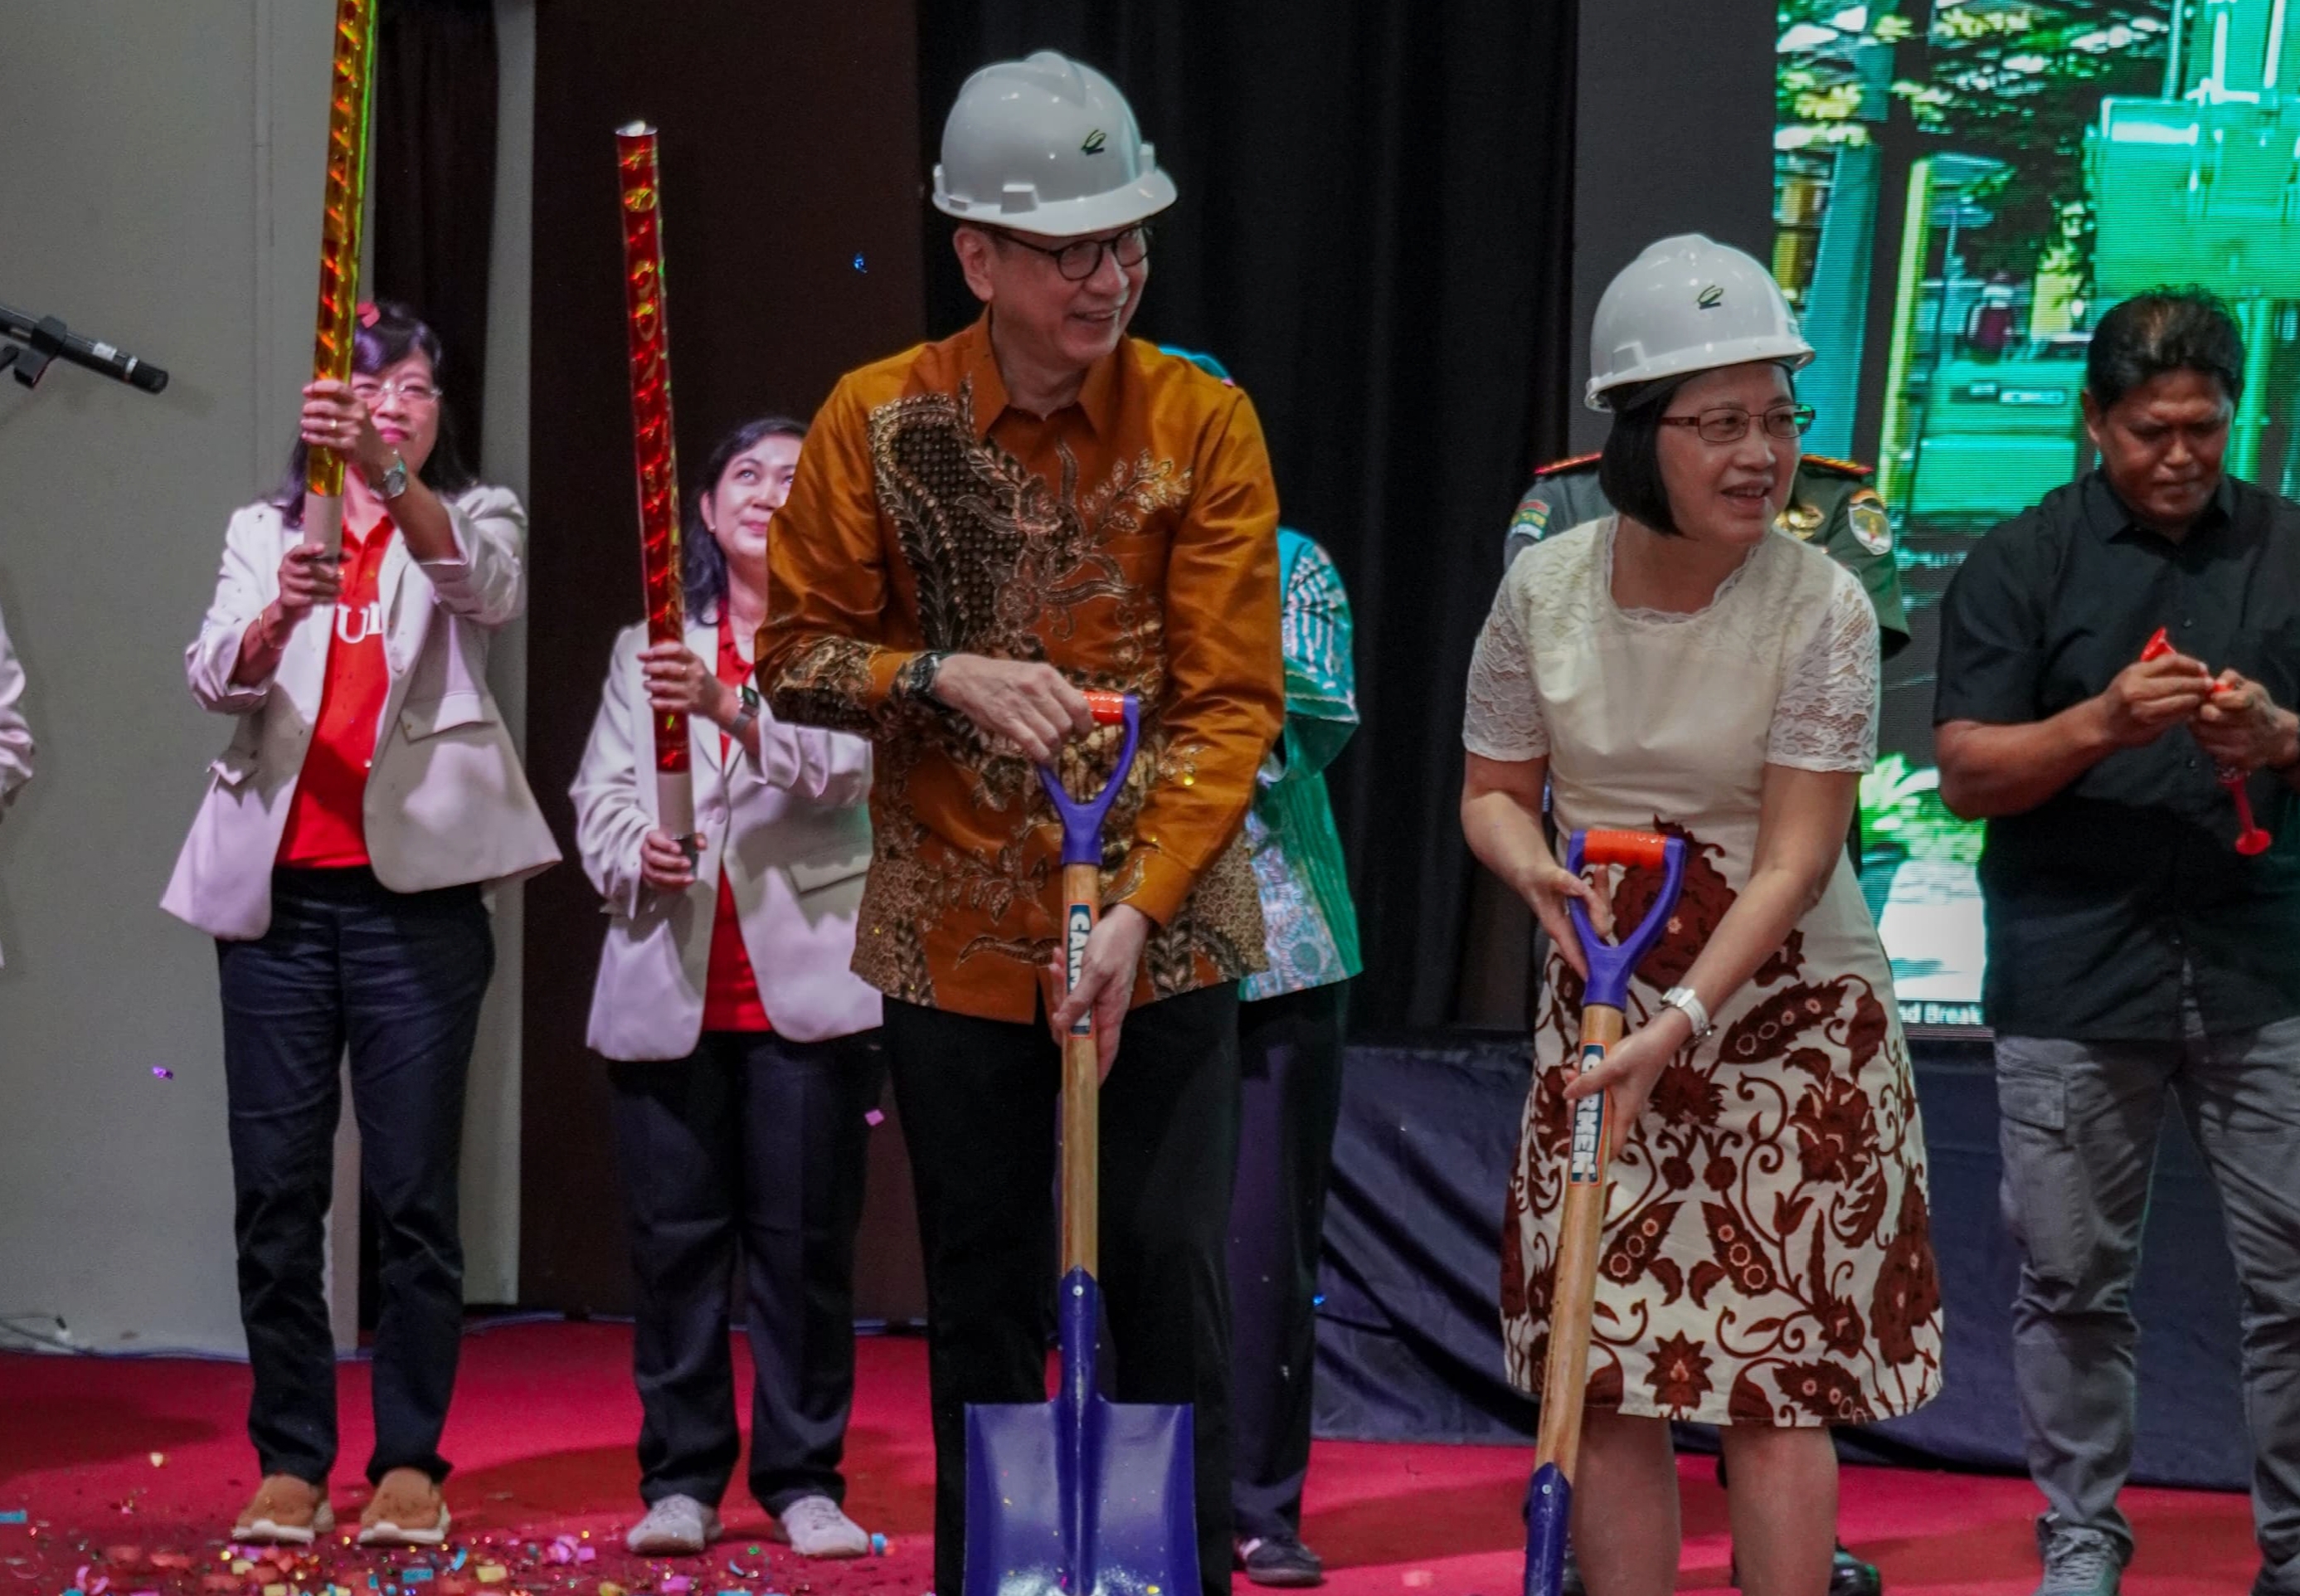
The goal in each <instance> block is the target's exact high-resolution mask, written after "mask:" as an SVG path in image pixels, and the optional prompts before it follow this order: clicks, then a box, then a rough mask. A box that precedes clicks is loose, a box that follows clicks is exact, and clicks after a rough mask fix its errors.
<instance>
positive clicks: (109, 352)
mask: <svg viewBox="0 0 2300 1596" xmlns="http://www.w3.org/2000/svg"><path fill="white" fill-rule="evenodd" d="M0 337H4V338H12V339H14V340H15V341H16V342H17V343H18V344H20V345H21V346H22V347H21V348H12V349H0V366H7V365H13V366H14V367H15V368H16V380H17V381H19V382H21V383H22V384H23V385H24V386H25V387H26V388H29V387H31V386H32V385H33V384H34V383H36V382H37V381H39V380H40V378H41V376H42V375H43V374H44V373H45V372H46V370H47V365H48V362H49V361H50V360H53V359H54V358H56V357H57V356H62V357H63V359H65V360H68V361H71V363H73V364H74V365H78V366H86V367H87V369H88V370H89V371H91V372H100V373H101V374H103V375H104V376H106V377H109V378H111V379H112V380H113V381H115V382H125V383H127V384H128V385H129V387H130V388H140V389H143V390H144V391H145V392H146V393H147V394H156V393H158V392H159V391H160V390H161V389H163V388H165V387H167V386H168V373H167V372H163V371H162V370H161V369H160V368H159V367H158V366H155V365H153V364H152V363H149V362H147V361H143V360H138V359H137V357H136V356H135V355H129V354H125V353H123V352H122V351H121V350H119V349H115V348H113V347H112V346H111V345H110V344H107V343H105V342H104V341H103V340H102V339H100V338H82V337H80V335H79V334H78V333H76V332H73V331H71V330H69V329H67V328H66V327H65V326H64V324H63V322H59V321H57V320H56V319H55V318H54V316H46V317H43V318H42V319H41V320H39V321H37V322H36V321H34V320H33V319H32V318H31V317H30V316H28V315H26V314H25V313H23V312H22V311H20V310H12V309H10V308H9V307H8V306H7V305H0Z"/></svg>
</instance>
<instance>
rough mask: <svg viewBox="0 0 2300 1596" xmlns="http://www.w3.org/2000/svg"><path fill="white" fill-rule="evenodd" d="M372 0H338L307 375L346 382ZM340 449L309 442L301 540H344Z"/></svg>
mask: <svg viewBox="0 0 2300 1596" xmlns="http://www.w3.org/2000/svg"><path fill="white" fill-rule="evenodd" d="M376 4H377V0H336V52H335V64H334V67H333V69H332V71H331V74H330V77H329V90H328V191H327V198H326V202H325V205H324V206H323V208H322V209H321V226H320V315H319V326H318V330H317V332H316V335H315V337H314V338H313V340H312V380H314V381H319V380H326V379H332V380H335V381H337V382H348V381H350V380H351V375H352V322H353V319H354V313H355V311H356V309H357V306H358V303H359V261H360V221H361V214H362V211H363V210H364V209H365V207H366V196H367V130H368V119H369V111H370V108H371V105H372V104H373V102H374V97H375V96H374V88H375V8H376ZM343 533H344V457H343V456H342V455H338V454H337V453H336V452H335V451H334V450H333V449H325V448H317V447H315V448H313V449H312V451H311V459H310V464H309V465H308V466H307V467H306V468H305V471H304V542H306V543H309V544H312V545H313V546H315V547H321V548H324V549H326V550H327V551H328V552H329V554H333V553H334V552H335V551H336V550H337V548H338V547H340V546H341V545H342V542H343Z"/></svg>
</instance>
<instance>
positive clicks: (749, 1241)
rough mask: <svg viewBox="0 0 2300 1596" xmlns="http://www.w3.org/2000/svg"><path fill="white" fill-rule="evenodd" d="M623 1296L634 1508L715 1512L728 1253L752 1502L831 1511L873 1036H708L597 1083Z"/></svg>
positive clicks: (878, 1063)
mask: <svg viewBox="0 0 2300 1596" xmlns="http://www.w3.org/2000/svg"><path fill="white" fill-rule="evenodd" d="M607 1075H608V1080H609V1082H611V1084H612V1087H613V1090H614V1107H613V1110H612V1112H613V1116H614V1130H615V1153H616V1161H617V1163H618V1165H619V1166H621V1173H622V1181H623V1214H624V1218H625V1220H626V1222H627V1224H628V1227H629V1234H630V1244H631V1274H632V1277H633V1279H634V1280H635V1281H636V1282H637V1287H638V1299H637V1326H636V1333H635V1334H634V1335H633V1337H632V1343H631V1364H632V1374H633V1376H634V1378H635V1380H636V1382H637V1386H638V1392H639V1403H640V1406H641V1408H643V1409H644V1411H645V1415H646V1416H645V1418H644V1420H643V1421H642V1423H641V1425H640V1427H639V1495H640V1497H641V1499H642V1500H646V1502H648V1503H649V1504H653V1503H654V1502H657V1501H660V1500H662V1499H663V1498H664V1497H666V1496H690V1497H693V1498H694V1499H695V1500H697V1501H701V1502H706V1503H708V1504H710V1505H711V1506H712V1507H716V1506H718V1505H719V1502H720V1500H721V1498H722V1497H724V1496H725V1495H726V1492H727V1482H728V1481H729V1478H731V1477H732V1475H733V1474H734V1470H735V1459H736V1458H737V1456H739V1455H740V1453H741V1451H742V1435H741V1433H740V1431H739V1429H738V1427H737V1424H736V1419H735V1370H734V1358H733V1356H732V1353H731V1351H730V1349H729V1346H728V1341H727V1333H728V1322H729V1273H730V1271H731V1270H732V1268H733V1266H734V1263H735V1255H736V1253H737V1250H739V1251H740V1252H741V1254H742V1259H743V1273H742V1277H741V1288H740V1289H741V1291H742V1293H743V1315H744V1324H745V1328H746V1332H747V1333H748V1335H749V1339H750V1343H751V1366H752V1370H753V1380H752V1391H751V1470H750V1481H751V1494H752V1495H753V1496H754V1497H756V1498H757V1499H758V1501H759V1505H760V1506H762V1507H763V1508H766V1509H767V1511H768V1512H770V1513H775V1514H779V1513H781V1512H782V1510H783V1509H784V1508H787V1507H789V1506H790V1504H791V1503H793V1502H795V1501H796V1500H798V1499H799V1498H801V1497H803V1496H827V1497H829V1498H830V1499H831V1500H833V1501H843V1500H846V1481H845V1480H844V1479H843V1478H841V1477H840V1475H839V1472H838V1463H839V1458H840V1457H841V1455H842V1454H843V1452H844V1450H845V1448H846V1416H847V1411H848V1409H849V1408H851V1407H852V1406H853V1404H854V1231H855V1227H856V1225H857V1224H860V1223H861V1221H862V1177H863V1168H864V1157H865V1142H866V1138H867V1135H868V1127H867V1126H866V1125H865V1124H864V1123H863V1116H864V1115H866V1114H868V1113H869V1112H870V1111H871V1109H872V1108H873V1107H877V1105H878V1101H879V1088H880V1086H881V1084H882V1083H883V1082H884V1080H885V1065H884V1062H883V1060H882V1057H881V1056H880V1053H879V1046H878V1033H877V1032H865V1033H863V1034H862V1035H860V1036H846V1037H840V1038H837V1039H836V1040H830V1041H819V1042H799V1041H791V1040H787V1039H785V1038H783V1037H781V1036H779V1035H776V1034H775V1033H773V1032H738V1031H711V1032H704V1035H703V1038H702V1040H701V1042H700V1043H699V1044H698V1045H697V1047H696V1049H695V1051H694V1052H693V1053H692V1054H690V1055H688V1056H687V1057H686V1058H683V1059H681V1060H679V1061H678V1062H677V1063H672V1064H665V1063H645V1064H624V1063H617V1064H611V1065H608V1070H607Z"/></svg>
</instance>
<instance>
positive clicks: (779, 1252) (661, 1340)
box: [572, 416, 884, 1557]
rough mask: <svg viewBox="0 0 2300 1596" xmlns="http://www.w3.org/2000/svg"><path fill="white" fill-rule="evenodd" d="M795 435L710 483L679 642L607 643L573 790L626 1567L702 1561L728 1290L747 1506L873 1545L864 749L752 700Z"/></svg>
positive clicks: (875, 997) (712, 1515)
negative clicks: (675, 822)
mask: <svg viewBox="0 0 2300 1596" xmlns="http://www.w3.org/2000/svg"><path fill="white" fill-rule="evenodd" d="M803 434H804V428H802V427H801V426H800V425H799V423H798V422H793V421H788V420H786V419H784V418H781V417H774V416H771V417H767V418H764V419H762V420H759V421H754V422H750V423H749V424H747V425H746V426H744V427H741V428H739V429H737V430H736V431H735V432H734V433H732V434H731V435H729V437H728V438H726V439H723V440H722V441H721V443H720V445H719V447H717V448H716V449H715V450H713V451H712V455H711V457H710V459H709V460H708V461H707V462H706V463H705V464H704V472H703V476H702V478H701V480H702V482H703V484H704V490H703V491H702V492H701V493H699V494H696V495H693V496H691V497H690V499H689V504H688V514H687V526H686V528H685V536H684V539H683V548H684V551H685V552H684V555H683V558H684V561H685V564H686V572H685V575H686V588H687V617H688V624H687V638H686V641H685V642H684V643H683V644H681V643H658V644H654V645H653V646H649V645H648V644H647V641H646V628H645V627H644V626H633V627H630V628H629V629H628V630H626V631H624V632H623V633H622V635H621V637H619V638H618V639H616V640H615V649H614V657H613V659H612V663H611V664H610V665H609V667H608V671H607V681H606V688H605V690H604V695H603V697H602V699H601V702H600V705H599V713H598V716H597V718H596V720H595V721H594V722H593V723H592V726H591V740H590V744H589V746H588V747H587V748H586V749H585V751H584V756H583V765H582V769H581V771H580V773H579V774H578V775H577V777H576V780H575V785H574V789H573V794H572V796H573V798H574V800H575V834H576V843H577V847H578V848H579V850H580V851H581V854H582V856H583V868H584V869H585V870H586V871H587V872H588V873H589V874H590V877H591V880H592V882H594V883H595V884H596V886H597V887H598V889H599V891H600V893H601V894H602V895H603V896H604V898H606V910H607V914H608V916H609V918H608V923H607V938H606V947H605V948H604V951H603V952H602V954H601V956H600V959H599V978H598V984H597V986H596V990H595V991H594V993H593V997H592V1002H591V1028H590V1042H591V1046H592V1047H593V1048H594V1049H596V1050H597V1051H599V1052H600V1053H603V1054H604V1055H605V1056H606V1057H607V1058H608V1059H609V1060H610V1063H609V1065H608V1078H609V1081H610V1082H611V1084H612V1102H613V1114H614V1120H615V1125H614V1130H615V1141H616V1147H617V1151H618V1162H619V1163H620V1165H621V1173H622V1183H623V1195H624V1206H625V1214H626V1217H627V1220H628V1222H629V1235H630V1246H631V1267H632V1274H633V1275H634V1277H635V1279H636V1280H637V1286H638V1299H637V1335H636V1337H635V1338H634V1345H633V1364H634V1374H635V1376H636V1379H637V1386H638V1392H639V1400H640V1403H641V1405H642V1407H643V1408H644V1410H645V1421H644V1423H643V1425H642V1426H641V1428H640V1431H639V1446H638V1452H639V1467H640V1481H639V1495H640V1498H641V1500H643V1501H644V1502H645V1503H646V1515H645V1517H642V1518H641V1519H640V1521H639V1523H638V1524H637V1525H636V1526H635V1527H634V1528H633V1529H632V1530H631V1531H630V1533H629V1535H628V1537H627V1542H628V1544H629V1547H630V1549H631V1550H633V1551H636V1552H638V1553H640V1554H642V1555H644V1556H649V1557H664V1556H672V1555H677V1554H681V1553H689V1552H699V1551H701V1550H704V1547H706V1546H707V1545H709V1544H710V1542H712V1540H713V1539H714V1538H716V1536H717V1535H718V1534H719V1533H720V1523H719V1513H718V1508H719V1503H720V1500H721V1498H722V1497H723V1495H724V1494H725V1492H726V1490H727V1485H728V1482H729V1479H730V1478H731V1476H732V1475H733V1471H734V1466H735V1460H736V1457H737V1453H738V1452H739V1451H740V1450H741V1436H740V1433H739V1431H738V1429H737V1422H736V1416H735V1383H734V1370H733V1366H732V1364H731V1361H730V1359H729V1351H728V1344H727V1331H728V1322H729V1299H728V1284H727V1283H728V1272H729V1266H731V1264H732V1263H733V1260H734V1256H735V1253H736V1250H737V1242H738V1241H739V1243H740V1249H741V1252H742V1255H743V1266H744V1274H743V1283H742V1290H743V1292H744V1299H745V1307H746V1314H745V1317H746V1323H747V1326H748V1332H749V1337H750V1343H751V1361H752V1365H753V1367H754V1391H753V1394H752V1404H751V1413H752V1423H751V1461H750V1471H749V1482H750V1487H751V1493H752V1495H753V1496H754V1497H755V1498H756V1499H757V1500H758V1502H759V1504H760V1506H762V1507H763V1508H766V1510H767V1511H768V1512H769V1513H770V1514H771V1515H773V1516H774V1517H775V1518H776V1519H777V1520H778V1521H779V1525H780V1526H781V1529H782V1532H783V1533H784V1535H785V1537H786V1538H787V1539H788V1541H789V1542H790V1543H791V1545H792V1547H793V1548H794V1550H797V1551H798V1552H799V1553H800V1554H801V1555H803V1556H808V1557H856V1556H860V1555H861V1554H862V1553H863V1552H865V1551H868V1550H870V1537H869V1536H868V1535H866V1534H865V1533H863V1532H862V1529H861V1528H860V1527H859V1526H857V1525H855V1524H854V1521H853V1520H852V1519H850V1518H848V1517H846V1513H845V1512H844V1511H843V1510H842V1508H841V1507H840V1505H839V1504H840V1503H841V1501H842V1500H844V1499H845V1494H846V1482H845V1481H844V1479H843V1478H842V1477H841V1475H840V1474H839V1471H838V1464H839V1458H840V1454H841V1451H842V1450H843V1447H844V1444H845V1440H846V1416H847V1410H848V1408H849V1407H850V1405H851V1403H852V1400H853V1397H854V1285H853V1276H854V1232H855V1227H856V1225H857V1224H858V1223H859V1222H860V1220H861V1217H862V1171H863V1158H864V1151H865V1133H864V1132H865V1125H864V1119H863V1116H865V1115H866V1114H868V1113H869V1112H870V1111H871V1108H872V1107H874V1106H875V1105H876V1104H877V1102H878V1099H879V1084H880V1082H881V1080H882V1078H883V1075H884V1065H883V1064H882V1063H881V1061H880V1058H879V1051H878V1046H877V1027H878V1024H879V994H878V993H877V992H875V991H874V990H871V988H870V987H868V986H866V985H864V984H863V983H862V982H861V981H860V980H858V979H857V978H856V977H855V976H854V974H853V973H850V971H849V969H848V965H849V964H850V963H851V961H852V960H853V957H854V917H855V913H856V911H857V909H858V908H859V907H861V904H862V877H863V873H864V872H865V871H866V869H867V868H868V867H869V865H870V860H871V824H870V819H869V815H868V812H867V810H866V808H865V806H864V805H865V800H866V799H867V798H869V796H870V790H871V749H870V745H869V744H868V743H867V742H865V741H863V740H861V739H859V738H854V737H848V736H845V735H842V734H840V733H837V732H831V731H816V730H814V729H812V728H810V727H801V726H789V725H784V724H782V723H779V722H778V721H776V720H775V719H774V718H773V717H772V716H771V715H768V714H765V713H764V712H763V710H762V708H761V706H760V704H759V700H758V695H757V694H756V693H755V692H754V691H753V690H751V689H750V687H749V676H750V670H751V648H752V639H754V637H755V635H756V634H757V631H758V628H759V624H760V623H761V622H762V620H764V619H765V616H766V607H767V600H766V580H767V535H768V528H769V526H770V525H771V522H772V521H773V519H774V514H775V512H776V511H777V510H778V509H779V508H780V507H781V506H782V503H783V500H784V499H785V498H786V497H787V496H788V494H789V492H790V478H791V471H792V468H793V467H794V466H795V465H796V463H797V460H798V451H799V439H800V438H801V437H802V436H803ZM673 710H677V711H683V712H684V713H685V714H687V717H688V719H687V726H688V735H689V737H690V738H691V740H692V742H693V747H692V749H691V754H692V764H693V768H694V780H695V816H696V833H697V835H696V854H695V856H694V858H693V861H692V863H691V864H690V861H689V859H688V856H687V854H686V853H685V852H684V851H683V850H682V849H681V848H680V847H679V843H678V842H677V841H676V840H674V839H672V838H671V836H670V835H668V834H667V833H666V832H665V831H663V830H662V826H661V824H660V823H659V822H658V817H657V814H656V807H655V784H654V731H653V721H652V716H653V715H654V714H658V713H662V712H666V711H673Z"/></svg>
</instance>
